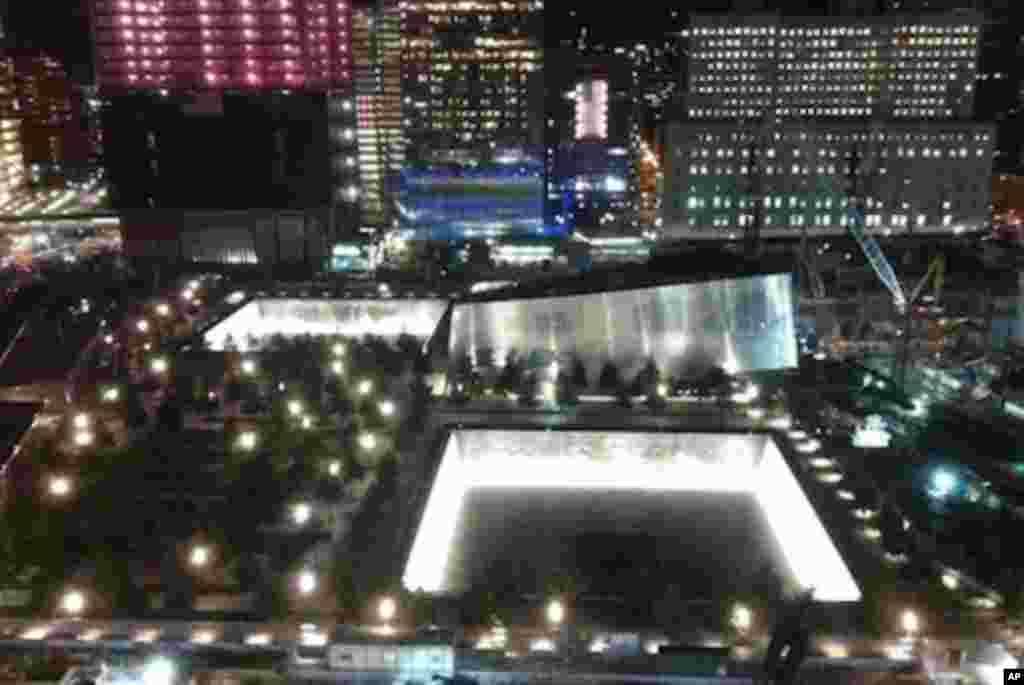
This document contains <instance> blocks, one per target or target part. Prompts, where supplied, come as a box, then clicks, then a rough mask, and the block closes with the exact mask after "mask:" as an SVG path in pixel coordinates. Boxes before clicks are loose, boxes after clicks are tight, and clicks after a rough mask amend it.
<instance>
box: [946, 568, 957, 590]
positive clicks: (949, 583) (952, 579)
mask: <svg viewBox="0 0 1024 685" xmlns="http://www.w3.org/2000/svg"><path fill="white" fill-rule="evenodd" d="M942 585H943V586H944V587H945V588H946V589H947V590H956V589H957V588H958V587H960V578H959V577H957V575H956V574H955V573H953V572H952V571H947V572H946V573H943V574H942Z"/></svg>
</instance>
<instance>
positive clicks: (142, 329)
mask: <svg viewBox="0 0 1024 685" xmlns="http://www.w3.org/2000/svg"><path fill="white" fill-rule="evenodd" d="M135 328H137V329H138V331H139V333H146V332H148V331H149V322H148V321H146V320H145V319H139V321H138V323H136V324H135Z"/></svg>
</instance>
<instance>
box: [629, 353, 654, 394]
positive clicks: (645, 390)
mask: <svg viewBox="0 0 1024 685" xmlns="http://www.w3.org/2000/svg"><path fill="white" fill-rule="evenodd" d="M660 379H661V372H660V371H659V370H658V366H657V365H656V364H655V363H654V360H653V359H648V360H647V363H646V364H644V366H643V368H642V369H640V371H639V372H638V373H637V375H636V378H634V379H633V383H632V388H631V391H632V393H633V394H634V395H651V394H652V393H655V392H656V391H657V386H658V381H659V380H660Z"/></svg>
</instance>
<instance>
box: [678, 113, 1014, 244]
mask: <svg viewBox="0 0 1024 685" xmlns="http://www.w3.org/2000/svg"><path fill="white" fill-rule="evenodd" d="M699 130H700V131H701V132H699V133H697V134H696V135H693V136H691V137H690V138H689V139H687V140H685V141H684V142H682V143H680V144H676V145H674V147H675V148H676V151H675V153H674V154H672V155H670V159H669V164H668V168H667V169H666V184H665V188H666V198H665V202H664V207H665V209H666V212H665V214H666V221H667V222H670V223H674V224H676V225H680V226H682V227H683V228H684V229H689V230H696V231H713V232H719V233H728V232H736V231H741V230H742V229H743V228H744V227H745V226H747V225H749V224H750V223H752V222H753V219H754V209H753V202H754V197H753V195H752V190H751V188H752V183H751V181H749V180H746V179H748V178H749V176H748V175H749V174H750V173H752V170H753V168H752V165H751V164H750V162H749V155H750V146H751V140H752V138H751V136H750V135H749V134H747V133H737V132H736V129H735V127H729V128H727V129H712V128H701V129H699ZM868 141H873V142H868ZM993 141H994V132H993V131H992V130H991V129H990V128H987V127H984V126H977V125H960V126H948V125H947V126H946V127H942V128H932V129H930V130H921V129H899V128H895V127H893V128H887V129H885V130H876V131H874V132H873V133H871V134H869V133H867V132H866V131H864V130H863V129H853V128H846V129H841V128H835V129H825V130H821V129H818V130H813V129H812V133H810V134H809V133H808V131H807V129H803V128H801V129H790V130H783V131H782V132H776V133H775V135H774V136H772V137H770V138H769V140H768V141H765V142H764V143H763V145H764V148H763V168H764V175H763V177H762V195H763V197H762V202H763V210H762V212H763V218H764V223H763V226H762V230H764V231H765V232H766V233H772V232H783V233H786V232H793V231H797V232H799V231H803V230H805V229H806V230H810V231H812V232H823V233H829V232H844V231H845V229H846V225H847V221H848V219H847V202H848V200H847V195H846V186H847V181H846V178H847V174H848V169H847V167H846V166H845V163H844V161H843V160H844V157H845V155H846V153H847V152H848V151H849V150H850V149H851V148H852V146H853V145H854V144H855V143H859V144H860V145H862V146H863V147H862V150H863V149H864V147H866V148H867V150H866V152H865V153H864V154H865V160H864V162H865V166H866V167H868V168H872V169H874V170H875V172H874V173H873V174H871V175H870V176H868V177H867V178H868V181H867V185H868V186H869V187H873V188H876V189H877V190H876V191H875V192H873V193H869V194H868V196H867V197H866V210H867V216H866V224H867V226H868V228H874V229H877V230H879V231H885V230H890V231H919V232H936V231H938V232H949V231H955V230H958V227H959V228H960V229H964V228H968V229H972V230H973V229H977V228H979V227H981V226H983V225H984V222H985V217H986V216H987V213H988V201H989V200H988V194H987V187H986V184H985V183H984V182H981V181H978V179H984V178H987V177H988V176H989V173H990V170H991V164H992V152H993V147H992V144H993ZM865 143H867V144H866V145H865ZM671 147H673V146H670V149H671ZM890 174H891V175H892V176H894V177H896V178H901V179H904V180H905V181H906V183H904V184H896V183H890V182H888V178H889V175H890ZM936 178H938V179H939V180H940V183H939V184H938V186H937V185H936V183H935V181H936ZM957 188H962V190H957Z"/></svg>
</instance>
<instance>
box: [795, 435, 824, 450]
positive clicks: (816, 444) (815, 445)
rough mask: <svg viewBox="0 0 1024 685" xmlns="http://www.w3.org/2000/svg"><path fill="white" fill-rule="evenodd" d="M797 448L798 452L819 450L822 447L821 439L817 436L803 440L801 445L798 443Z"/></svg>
mask: <svg viewBox="0 0 1024 685" xmlns="http://www.w3.org/2000/svg"><path fill="white" fill-rule="evenodd" d="M796 449H797V451H798V452H803V453H804V454H810V453H811V452H817V451H818V450H820V449H821V441H820V440H817V439H815V438H811V439H810V440H808V441H807V442H802V443H800V444H799V445H797V446H796Z"/></svg>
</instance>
